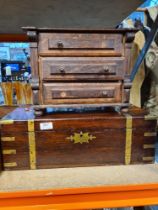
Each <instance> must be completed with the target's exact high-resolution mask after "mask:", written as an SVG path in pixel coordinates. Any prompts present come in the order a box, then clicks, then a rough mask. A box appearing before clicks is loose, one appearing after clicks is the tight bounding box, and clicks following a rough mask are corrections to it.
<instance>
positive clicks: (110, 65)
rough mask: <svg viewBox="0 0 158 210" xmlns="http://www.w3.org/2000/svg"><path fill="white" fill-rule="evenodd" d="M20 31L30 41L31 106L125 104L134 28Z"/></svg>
mask: <svg viewBox="0 0 158 210" xmlns="http://www.w3.org/2000/svg"><path fill="white" fill-rule="evenodd" d="M23 29H24V30H26V31H27V35H28V37H29V40H30V49H31V67H32V89H33V99H34V105H42V106H44V107H47V106H48V105H49V106H73V107H74V106H77V107H78V106H80V105H82V106H89V107H90V106H115V105H117V106H119V107H122V106H128V103H129V92H130V88H131V82H130V79H129V76H130V71H131V68H130V62H131V48H132V44H133V40H134V36H135V33H136V31H137V30H134V29H133V30H131V29H128V30H127V29H126V30H125V29H113V30H112V29H110V30H108V29H107V30H104V29H102V30H86V29H83V30H82V29H78V30H77V29H49V28H34V27H32V28H30V27H25V28H23Z"/></svg>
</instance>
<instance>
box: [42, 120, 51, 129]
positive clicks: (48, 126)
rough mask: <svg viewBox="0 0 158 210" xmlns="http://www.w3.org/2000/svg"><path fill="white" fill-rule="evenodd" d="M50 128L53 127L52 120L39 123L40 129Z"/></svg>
mask: <svg viewBox="0 0 158 210" xmlns="http://www.w3.org/2000/svg"><path fill="white" fill-rule="evenodd" d="M52 129H53V123H52V122H45V123H40V130H52Z"/></svg>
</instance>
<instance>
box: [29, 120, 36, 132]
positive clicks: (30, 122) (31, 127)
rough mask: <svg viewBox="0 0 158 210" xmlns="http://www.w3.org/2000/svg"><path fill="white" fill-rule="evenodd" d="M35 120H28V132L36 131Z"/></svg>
mask: <svg viewBox="0 0 158 210" xmlns="http://www.w3.org/2000/svg"><path fill="white" fill-rule="evenodd" d="M34 130H35V128H34V120H28V132H34Z"/></svg>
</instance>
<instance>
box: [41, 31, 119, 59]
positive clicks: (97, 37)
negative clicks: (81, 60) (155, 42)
mask: <svg viewBox="0 0 158 210" xmlns="http://www.w3.org/2000/svg"><path fill="white" fill-rule="evenodd" d="M122 40H123V38H122V34H93V33H50V34H49V33H41V34H40V35H39V52H40V53H51V52H52V53H53V51H55V52H54V53H57V54H56V55H58V53H59V54H62V53H63V54H64V53H65V50H66V51H70V50H86V51H87V50H90V52H91V50H101V51H103V53H109V54H111V53H112V54H116V55H118V56H119V55H121V54H122V50H123V42H122ZM57 51H58V52H57ZM90 52H89V51H87V53H90ZM76 54H77V52H76Z"/></svg>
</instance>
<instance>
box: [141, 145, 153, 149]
mask: <svg viewBox="0 0 158 210" xmlns="http://www.w3.org/2000/svg"><path fill="white" fill-rule="evenodd" d="M143 148H144V149H155V144H144V145H143Z"/></svg>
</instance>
